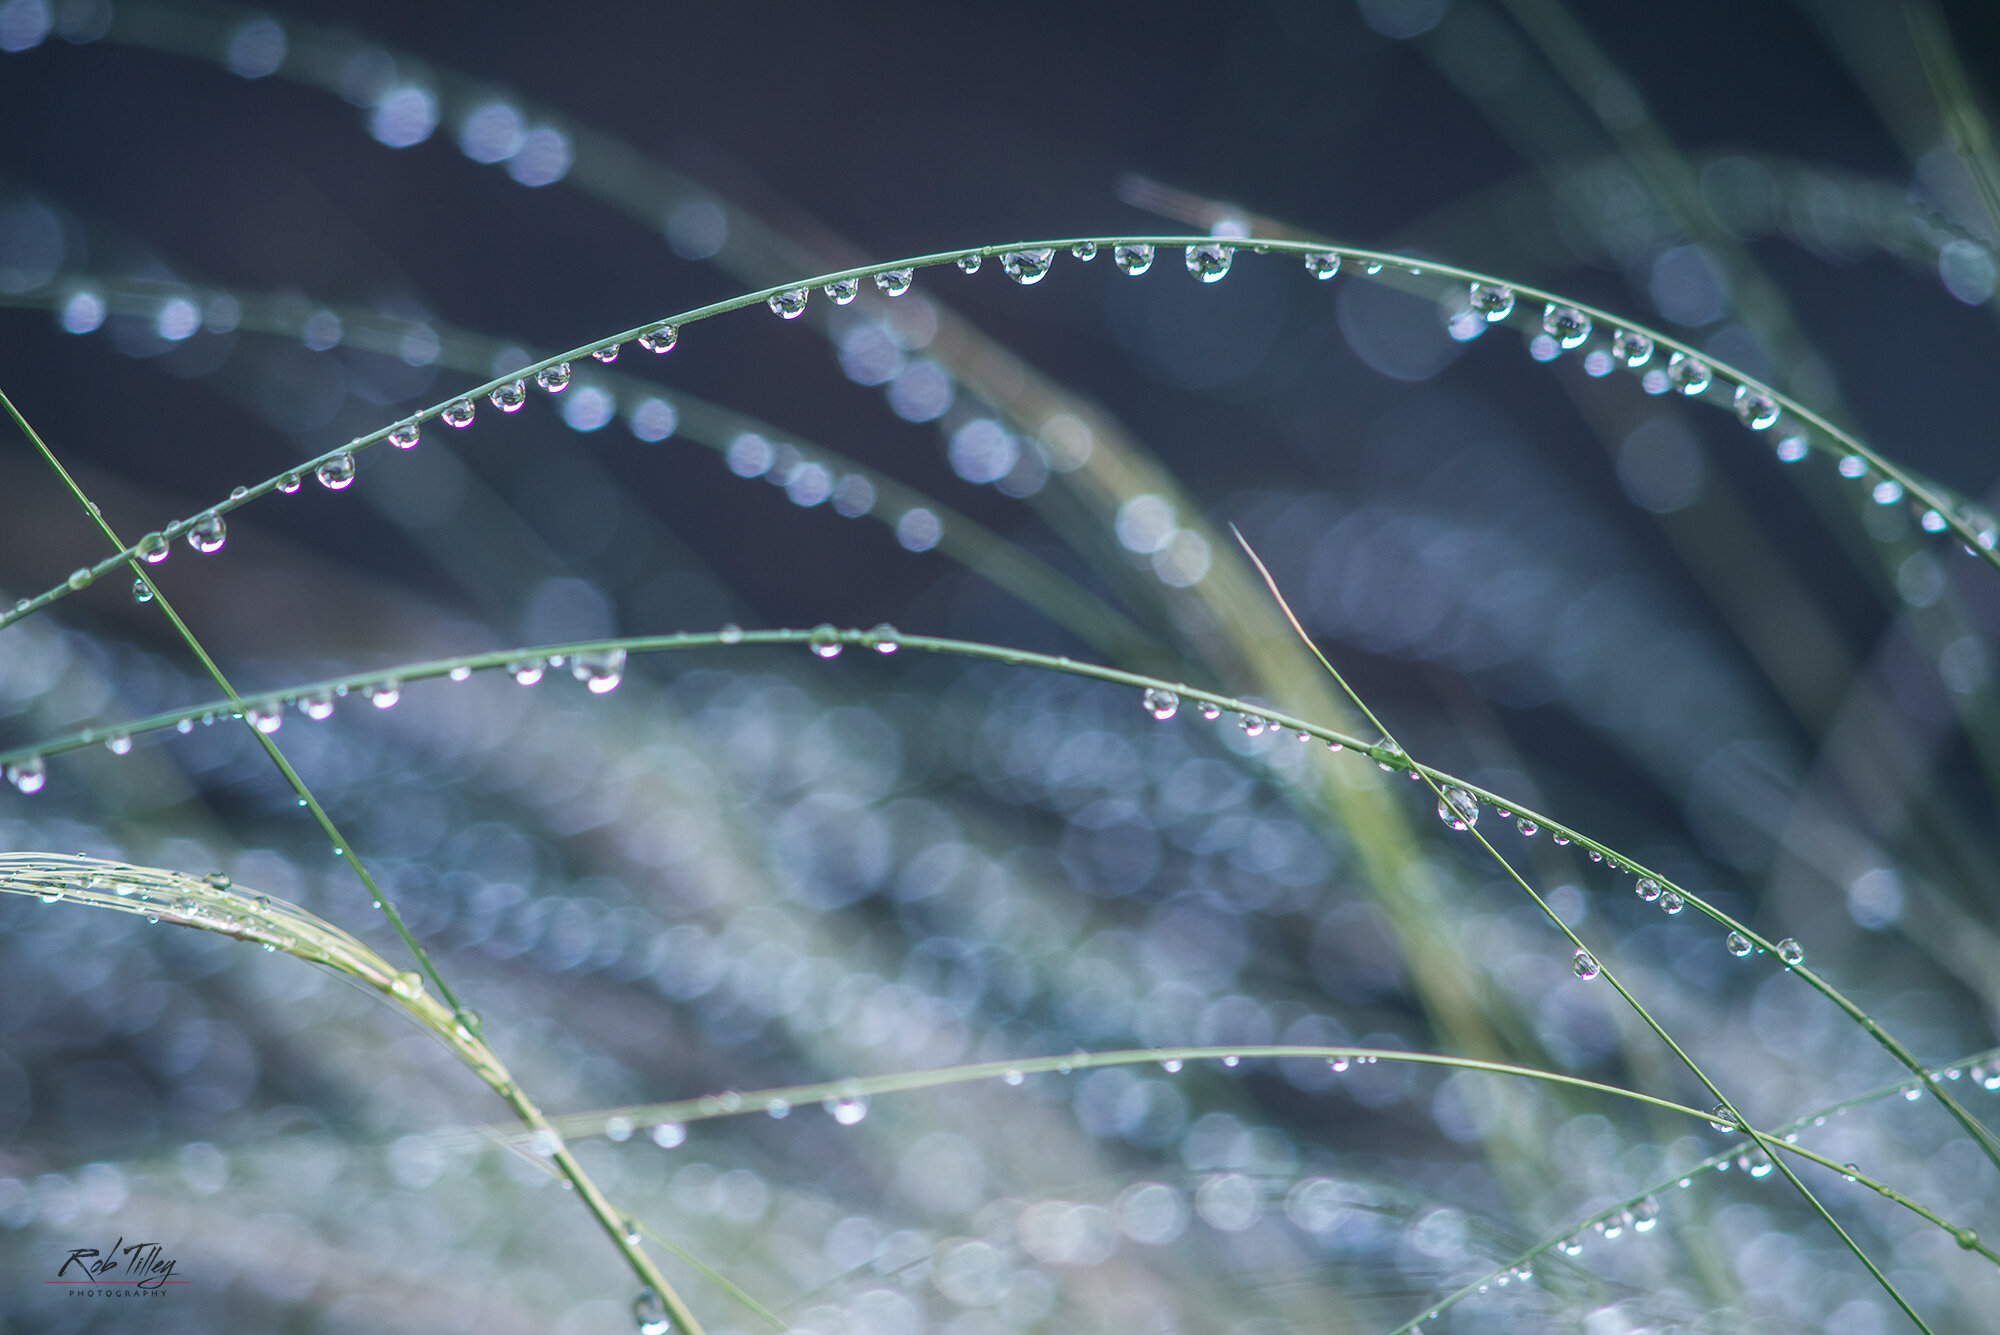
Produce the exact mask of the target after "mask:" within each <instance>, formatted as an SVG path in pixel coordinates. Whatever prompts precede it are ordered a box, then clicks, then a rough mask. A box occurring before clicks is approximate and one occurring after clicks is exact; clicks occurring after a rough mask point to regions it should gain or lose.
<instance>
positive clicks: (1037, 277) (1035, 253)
mask: <svg viewBox="0 0 2000 1335" xmlns="http://www.w3.org/2000/svg"><path fill="white" fill-rule="evenodd" d="M1055 257H1056V253H1055V252H1054V251H1053V250H1010V251H1008V252H1007V253H1006V254H1005V255H1002V256H1001V257H1000V272H1002V273H1004V274H1006V275H1007V276H1008V277H1009V278H1011V279H1013V280H1014V281H1015V282H1017V283H1019V284H1021V286H1023V287H1030V286H1033V285H1034V284H1036V283H1039V282H1041V281H1042V279H1043V278H1044V277H1046V276H1047V274H1048V272H1049V265H1050V264H1051V263H1053V262H1054V260H1055Z"/></svg>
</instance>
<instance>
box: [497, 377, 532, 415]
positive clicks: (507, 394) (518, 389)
mask: <svg viewBox="0 0 2000 1335" xmlns="http://www.w3.org/2000/svg"><path fill="white" fill-rule="evenodd" d="M491 398H492V400H493V406H494V407H495V408H498V409H499V410H500V411H501V412H503V413H518V412H520V411H521V405H522V404H524V403H526V402H527V401H528V382H527V381H525V380H514V381H509V382H508V383H507V384H504V385H502V386H500V388H498V389H496V390H494V391H493V393H492V395H491Z"/></svg>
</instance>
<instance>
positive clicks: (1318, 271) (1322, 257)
mask: <svg viewBox="0 0 2000 1335" xmlns="http://www.w3.org/2000/svg"><path fill="white" fill-rule="evenodd" d="M1305 263H1306V272H1307V273H1309V274H1311V275H1312V276H1313V277H1314V278H1317V279H1319V280H1320V281H1321V282H1325V281H1326V280H1327V279H1329V278H1331V277H1333V276H1334V275H1335V274H1337V273H1339V272H1340V252H1339V251H1337V250H1322V251H1316V252H1314V253H1313V254H1310V255H1307V256H1306V260H1305Z"/></svg>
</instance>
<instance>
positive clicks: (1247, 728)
mask: <svg viewBox="0 0 2000 1335" xmlns="http://www.w3.org/2000/svg"><path fill="white" fill-rule="evenodd" d="M1236 726H1237V727H1239V728H1241V729H1243V735H1244V736H1245V737H1262V736H1263V735H1264V729H1265V728H1266V727H1268V726H1270V725H1269V724H1267V723H1266V722H1265V721H1264V720H1263V719H1261V718H1259V717H1258V716H1257V715H1255V714H1238V715H1237V716H1236Z"/></svg>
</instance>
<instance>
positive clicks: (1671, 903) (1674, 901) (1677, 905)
mask: <svg viewBox="0 0 2000 1335" xmlns="http://www.w3.org/2000/svg"><path fill="white" fill-rule="evenodd" d="M1660 907H1661V908H1662V909H1665V910H1666V912H1667V914H1668V916H1672V915H1673V914H1676V913H1679V912H1680V911H1681V910H1682V909H1684V908H1686V907H1687V901H1686V900H1685V899H1682V898H1681V893H1680V891H1678V890H1669V891H1667V892H1666V893H1664V894H1662V895H1661V896H1660Z"/></svg>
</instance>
